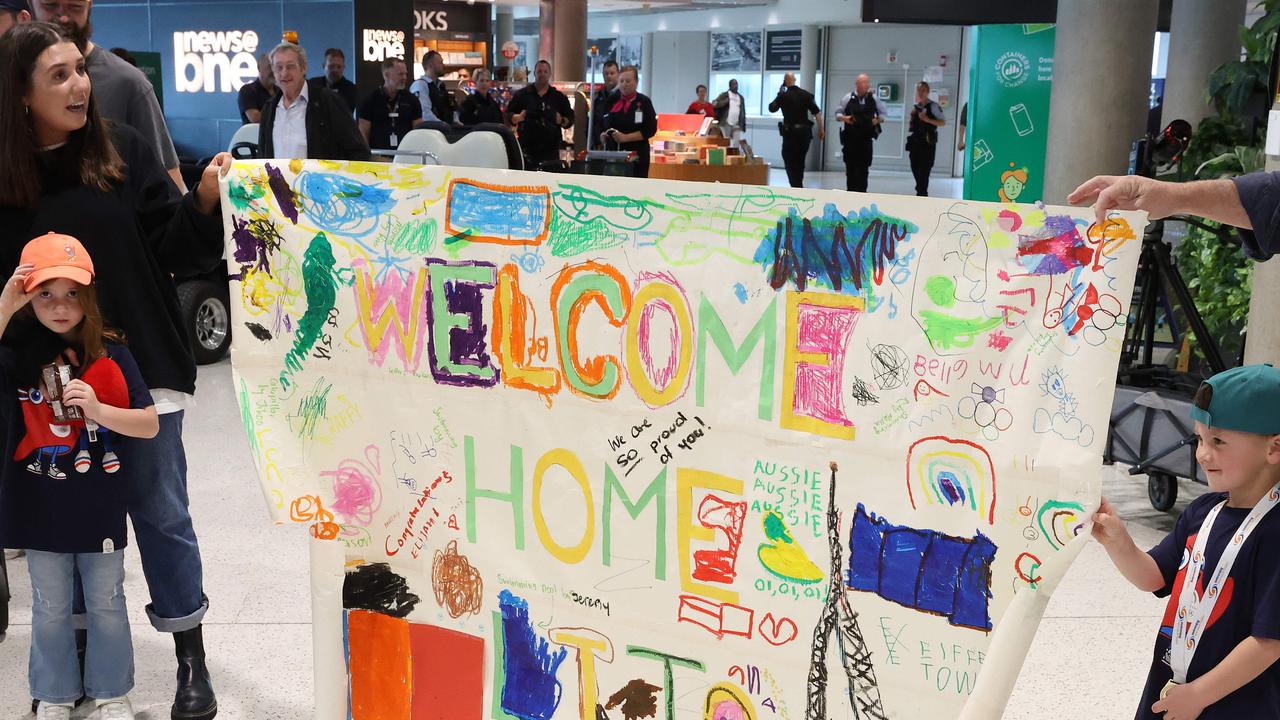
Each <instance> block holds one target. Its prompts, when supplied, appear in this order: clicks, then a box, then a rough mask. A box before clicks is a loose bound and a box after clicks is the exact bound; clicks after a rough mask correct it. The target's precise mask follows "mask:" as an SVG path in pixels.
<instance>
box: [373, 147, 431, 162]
mask: <svg viewBox="0 0 1280 720" xmlns="http://www.w3.org/2000/svg"><path fill="white" fill-rule="evenodd" d="M369 152H370V153H372V154H374V155H378V156H381V157H390V158H395V157H401V156H407V157H416V158H419V159H421V160H422V161H423V162H421V163H420V164H422V165H426V164H427V163H426V159H427V158H431V159H432V160H434V161H435V164H436V165H440V164H442V163H441V162H440V156H439V155H436V154H435V153H433V152H431V151H430V150H382V149H377V150H370V151H369Z"/></svg>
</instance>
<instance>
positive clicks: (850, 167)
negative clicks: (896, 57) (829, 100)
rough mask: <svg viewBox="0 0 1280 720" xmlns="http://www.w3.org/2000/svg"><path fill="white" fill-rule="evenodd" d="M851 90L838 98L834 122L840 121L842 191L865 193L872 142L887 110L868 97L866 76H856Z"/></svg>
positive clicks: (869, 94) (877, 100) (877, 133)
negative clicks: (843, 186) (842, 161)
mask: <svg viewBox="0 0 1280 720" xmlns="http://www.w3.org/2000/svg"><path fill="white" fill-rule="evenodd" d="M853 89H854V91H853V92H851V93H848V94H846V95H845V96H844V97H843V98H841V99H840V109H839V110H838V111H837V112H836V120H837V121H838V122H840V145H841V147H842V148H843V149H844V172H845V189H847V190H848V191H849V192H866V191H867V175H868V174H869V173H870V171H871V143H872V141H874V140H875V139H876V138H878V137H880V123H881V122H883V120H884V116H885V114H886V113H887V112H888V111H887V110H886V108H885V106H884V103H883V102H881V101H880V99H879V98H877V97H876V96H875V95H873V94H871V78H870V77H869V76H867V75H866V74H863V75H859V76H858V78H857V80H855V81H854V85H853Z"/></svg>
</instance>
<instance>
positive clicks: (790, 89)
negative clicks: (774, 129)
mask: <svg viewBox="0 0 1280 720" xmlns="http://www.w3.org/2000/svg"><path fill="white" fill-rule="evenodd" d="M778 110H782V122H780V123H778V132H779V133H781V134H782V162H783V164H785V165H786V167H787V180H789V181H790V182H791V187H804V160H805V157H806V156H807V155H808V154H809V143H811V142H812V141H813V125H814V123H813V122H811V121H810V120H809V115H810V114H812V115H813V118H814V120H815V121H816V122H817V124H818V139H819V140H824V139H826V136H827V131H826V128H824V127H823V125H822V111H821V110H819V109H818V105H817V103H815V102H814V101H813V93H811V92H809V91H808V90H805V89H804V88H802V87H799V86H797V85H796V76H795V73H787V74H786V76H785V77H784V78H783V79H782V87H781V88H779V89H778V96H777V97H775V98H774V99H773V102H771V103H769V112H777V111H778Z"/></svg>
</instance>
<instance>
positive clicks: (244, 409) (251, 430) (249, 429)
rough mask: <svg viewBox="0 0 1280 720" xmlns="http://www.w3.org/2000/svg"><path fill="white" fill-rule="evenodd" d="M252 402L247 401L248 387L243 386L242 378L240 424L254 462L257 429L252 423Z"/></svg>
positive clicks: (241, 380)
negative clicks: (247, 440)
mask: <svg viewBox="0 0 1280 720" xmlns="http://www.w3.org/2000/svg"><path fill="white" fill-rule="evenodd" d="M251 405H252V402H251V401H250V399H249V386H248V385H246V384H245V382H244V378H240V422H241V424H243V425H244V434H245V437H247V438H249V450H250V451H252V452H253V457H254V460H255V461H256V460H257V458H258V452H259V447H258V428H257V427H256V423H254V421H253V410H252V408H251Z"/></svg>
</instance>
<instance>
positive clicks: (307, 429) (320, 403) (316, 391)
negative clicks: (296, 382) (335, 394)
mask: <svg viewBox="0 0 1280 720" xmlns="http://www.w3.org/2000/svg"><path fill="white" fill-rule="evenodd" d="M332 390H333V383H327V382H325V380H324V378H320V379H319V380H316V384H315V385H314V386H313V387H312V388H311V394H310V395H307V396H306V397H304V398H302V399H301V400H299V401H298V412H297V414H295V415H294V416H293V417H291V418H289V420H290V424H293V421H294V420H299V421H301V423H302V424H301V427H299V428H297V430H296V432H297V433H298V437H301V438H314V437H315V436H316V425H317V424H319V422H320V418H323V417H326V416H327V415H328V409H329V392H330V391H332Z"/></svg>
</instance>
